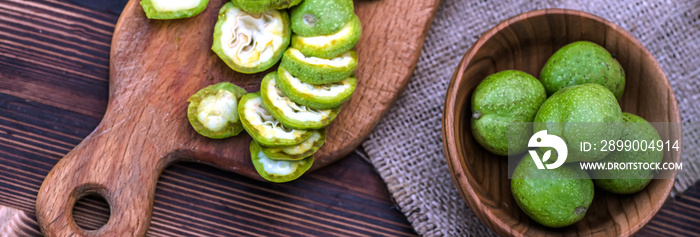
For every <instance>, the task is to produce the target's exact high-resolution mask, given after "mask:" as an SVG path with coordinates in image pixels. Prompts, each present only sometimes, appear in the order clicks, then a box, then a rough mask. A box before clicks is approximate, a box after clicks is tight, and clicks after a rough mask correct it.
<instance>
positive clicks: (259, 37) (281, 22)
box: [211, 2, 291, 74]
mask: <svg viewBox="0 0 700 237" xmlns="http://www.w3.org/2000/svg"><path fill="white" fill-rule="evenodd" d="M290 37H291V30H290V28H289V16H288V15H287V12H286V11H277V10H268V11H265V12H260V13H248V12H245V11H243V10H241V9H239V8H237V7H235V6H234V5H233V3H230V2H229V3H226V4H225V5H224V6H223V7H222V8H221V10H220V11H219V20H218V21H217V22H216V26H215V28H214V43H213V45H212V46H211V49H212V50H213V51H214V52H215V53H216V54H217V55H219V58H221V60H223V61H224V62H225V63H226V65H228V66H229V67H230V68H231V69H233V70H234V71H237V72H240V73H247V74H251V73H257V72H262V71H265V70H267V69H268V68H270V67H272V66H273V65H275V64H276V63H277V62H278V61H279V60H280V58H281V57H282V54H283V53H284V51H285V50H286V49H287V46H289V41H290Z"/></svg>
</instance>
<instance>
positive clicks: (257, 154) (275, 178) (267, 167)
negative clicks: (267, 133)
mask: <svg viewBox="0 0 700 237" xmlns="http://www.w3.org/2000/svg"><path fill="white" fill-rule="evenodd" d="M250 159H251V160H252V161H253V166H255V171H258V174H259V175H260V177H262V178H263V179H265V180H268V181H271V182H275V183H284V182H289V181H292V180H295V179H297V178H299V177H301V175H303V174H304V172H306V171H307V170H309V168H311V165H313V163H314V157H313V156H309V157H307V158H305V159H302V160H297V161H289V160H273V159H270V158H269V157H267V156H266V155H265V154H264V153H263V152H262V151H261V150H260V147H258V145H257V143H255V141H251V142H250Z"/></svg>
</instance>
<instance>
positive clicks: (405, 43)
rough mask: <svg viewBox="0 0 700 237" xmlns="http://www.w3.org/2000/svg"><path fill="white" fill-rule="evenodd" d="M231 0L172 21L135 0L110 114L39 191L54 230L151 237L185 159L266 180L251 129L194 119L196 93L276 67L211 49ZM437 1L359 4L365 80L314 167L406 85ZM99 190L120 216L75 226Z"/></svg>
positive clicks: (115, 69) (366, 128) (121, 44)
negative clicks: (190, 115)
mask: <svg viewBox="0 0 700 237" xmlns="http://www.w3.org/2000/svg"><path fill="white" fill-rule="evenodd" d="M226 2H227V1H224V0H211V1H210V3H209V5H208V6H207V9H206V10H205V11H204V12H202V13H201V14H199V15H198V16H195V17H193V18H190V19H180V20H169V21H158V20H149V19H147V18H146V17H145V14H144V13H143V10H142V8H141V6H140V5H139V1H138V0H131V1H130V2H129V3H128V4H127V6H126V7H125V9H124V11H123V13H122V15H121V17H120V18H119V22H118V23H117V26H116V28H115V32H114V36H113V39H112V51H111V58H110V60H111V63H110V90H109V102H108V107H107V111H106V113H105V115H104V118H103V120H102V122H101V123H100V125H99V126H98V127H97V128H96V129H95V131H94V132H93V133H91V134H90V135H89V136H88V137H87V138H86V139H85V140H84V141H82V142H81V143H80V144H79V145H78V146H77V147H76V148H74V149H73V150H72V151H71V152H69V153H68V154H67V155H66V156H65V157H64V158H63V159H62V160H61V161H60V162H58V164H56V166H55V167H54V168H53V169H52V170H51V172H50V173H49V174H48V175H47V177H46V179H45V180H44V183H43V184H42V186H41V189H40V190H39V193H38V197H37V206H36V214H37V219H38V221H39V224H40V227H41V229H42V231H43V232H44V233H45V234H46V235H47V236H69V235H74V234H77V235H81V236H92V235H108V236H131V235H143V234H144V233H146V230H147V229H148V226H149V223H150V216H151V211H152V206H153V198H154V193H155V187H156V183H157V180H158V176H159V175H160V173H161V172H162V171H163V169H164V168H165V167H167V166H168V165H169V164H171V163H173V162H176V161H182V160H188V161H197V162H202V163H206V164H210V165H213V166H215V167H218V168H221V169H224V170H228V171H231V172H235V173H238V174H241V175H244V176H248V177H251V178H255V179H260V177H259V176H258V174H257V173H256V172H255V169H254V168H253V165H252V163H251V161H250V154H249V151H248V145H249V143H250V141H251V138H250V137H249V136H248V135H247V134H245V133H243V134H242V135H239V136H236V137H233V138H228V139H223V140H213V139H208V138H205V137H202V136H199V135H198V134H197V133H196V132H195V131H194V130H193V129H192V128H191V127H190V125H189V123H188V121H187V116H186V110H187V105H188V103H187V99H188V98H189V96H190V95H192V94H194V93H195V92H196V91H198V90H199V89H201V88H204V87H205V86H208V85H211V84H215V83H218V82H222V81H229V82H232V83H234V84H236V85H239V86H241V87H243V88H245V89H246V90H247V91H248V92H255V91H258V90H259V84H260V80H261V79H262V77H263V76H264V75H265V74H266V73H267V72H263V73H258V74H255V75H245V74H239V73H236V72H234V71H233V70H231V69H230V68H228V67H227V66H226V65H225V64H224V63H223V62H222V61H221V60H220V59H219V58H218V57H217V56H216V55H215V54H214V53H213V52H212V51H211V49H210V47H211V45H212V33H213V28H214V25H215V23H216V20H217V15H218V11H219V9H220V8H221V6H223V4H224V3H226ZM438 5H439V0H411V1H397V0H394V1H390V0H384V1H376V0H363V1H356V2H355V12H356V14H357V15H358V16H359V18H360V20H361V22H362V26H363V29H362V38H361V40H360V43H359V44H358V47H357V53H358V56H359V67H358V69H357V71H356V74H357V78H358V86H357V89H356V91H355V94H354V95H353V97H352V99H351V100H350V101H349V102H347V103H346V104H345V105H344V106H343V109H342V111H341V112H340V114H339V115H338V117H337V118H336V120H335V121H334V122H333V123H332V125H330V126H329V127H328V128H327V141H326V144H325V145H324V146H323V147H322V148H321V149H320V150H319V152H318V153H317V154H316V155H315V163H314V165H313V167H312V168H311V169H312V170H315V169H318V168H321V167H323V166H326V165H328V164H330V163H332V162H334V161H336V160H338V159H339V158H342V157H343V156H345V155H347V154H348V153H349V152H351V151H352V150H353V149H354V148H355V147H357V146H358V145H359V144H360V143H361V142H362V140H363V139H364V138H365V137H367V135H368V134H369V132H370V131H371V130H372V128H373V127H374V126H375V125H376V124H377V122H378V121H379V119H380V118H381V117H382V115H384V114H385V113H386V112H387V110H388V109H389V107H390V106H391V105H392V104H393V103H394V101H395V100H396V98H397V97H398V95H399V94H400V93H401V92H402V91H403V90H404V88H405V87H406V85H407V83H408V80H409V78H410V76H411V75H412V73H413V69H414V68H415V64H416V62H417V60H418V57H419V55H420V52H421V48H422V45H423V41H424V39H425V34H426V32H427V29H428V26H429V25H430V22H431V20H432V18H433V15H434V14H435V11H436V9H437V7H438ZM274 68H276V67H273V69H272V70H274ZM272 70H269V71H272ZM269 71H268V72H269ZM93 193H96V194H99V195H102V196H104V197H105V199H106V200H107V202H108V203H109V204H110V209H111V218H110V220H109V221H108V222H107V224H106V225H104V226H103V227H102V228H100V229H98V230H94V231H87V230H83V229H81V228H80V227H78V226H77V225H76V224H75V222H74V221H73V217H72V209H73V206H74V204H75V202H76V200H77V199H79V198H81V197H83V196H85V195H87V194H93Z"/></svg>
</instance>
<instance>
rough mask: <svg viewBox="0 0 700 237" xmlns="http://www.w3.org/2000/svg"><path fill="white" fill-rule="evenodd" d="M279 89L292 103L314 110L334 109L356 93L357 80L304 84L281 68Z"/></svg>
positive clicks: (351, 78)
mask: <svg viewBox="0 0 700 237" xmlns="http://www.w3.org/2000/svg"><path fill="white" fill-rule="evenodd" d="M277 72H278V73H279V76H278V77H277V88H279V89H280V90H281V91H282V93H284V94H285V95H287V97H289V98H290V99H292V101H294V102H296V103H299V104H301V105H304V106H306V107H308V108H313V109H332V108H337V107H339V106H340V105H342V104H343V103H344V102H345V101H347V100H348V99H350V96H352V92H353V91H355V86H356V85H357V79H356V78H355V77H348V78H346V79H345V80H342V81H340V82H337V83H330V84H322V85H314V84H308V83H304V82H302V81H301V80H299V78H297V77H294V76H293V75H292V74H291V73H289V71H287V69H286V68H285V67H283V66H280V67H279V69H278V71H277Z"/></svg>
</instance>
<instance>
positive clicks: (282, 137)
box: [238, 92, 313, 146]
mask: <svg viewBox="0 0 700 237" xmlns="http://www.w3.org/2000/svg"><path fill="white" fill-rule="evenodd" d="M238 114H239V116H240V120H241V123H242V124H243V128H244V129H245V130H246V131H247V132H248V134H250V136H251V137H253V139H254V140H255V141H256V142H258V143H260V144H262V145H264V146H292V145H297V144H299V143H302V142H303V141H304V140H306V139H308V138H309V137H311V135H312V134H313V130H300V129H291V128H287V127H285V126H284V125H282V123H280V122H279V121H277V119H275V117H273V116H272V114H270V112H268V111H267V110H266V109H265V107H264V106H263V103H262V99H261V98H260V93H258V92H255V93H250V94H247V95H245V96H243V98H241V101H240V102H239V103H238Z"/></svg>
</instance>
